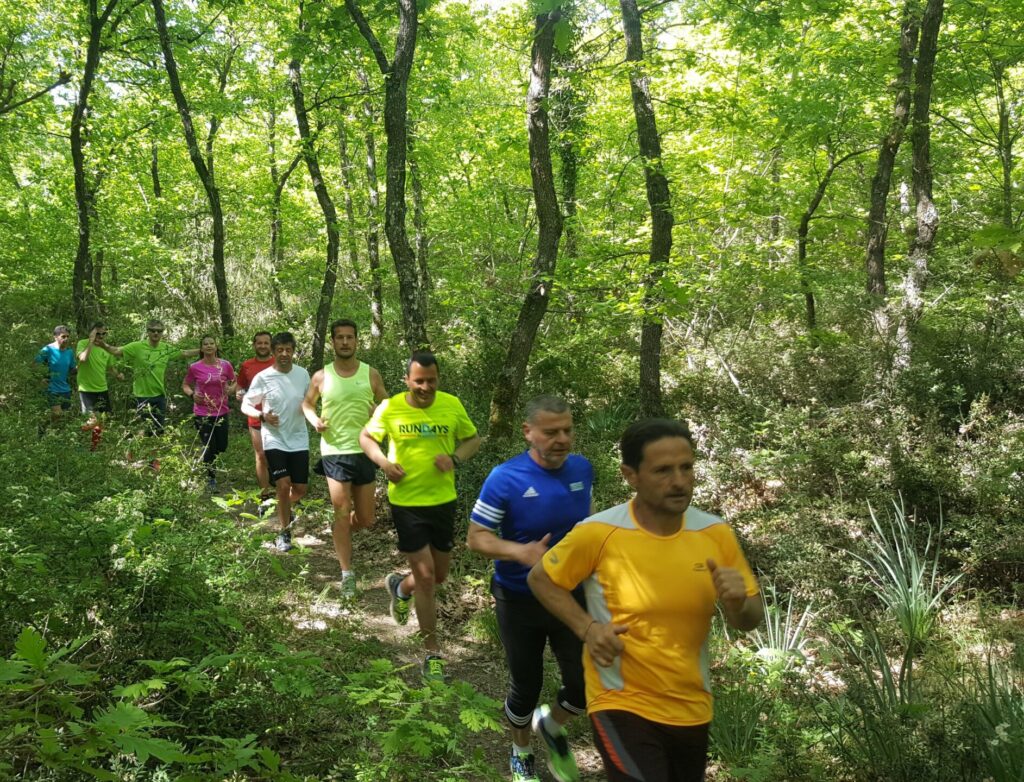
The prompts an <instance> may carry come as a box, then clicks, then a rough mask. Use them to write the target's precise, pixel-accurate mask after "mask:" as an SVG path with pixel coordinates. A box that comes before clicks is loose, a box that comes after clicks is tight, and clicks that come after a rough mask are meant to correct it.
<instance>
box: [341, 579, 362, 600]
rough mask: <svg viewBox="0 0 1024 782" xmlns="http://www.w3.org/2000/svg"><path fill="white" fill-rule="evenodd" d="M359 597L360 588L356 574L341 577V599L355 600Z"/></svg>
mask: <svg viewBox="0 0 1024 782" xmlns="http://www.w3.org/2000/svg"><path fill="white" fill-rule="evenodd" d="M358 596H359V586H358V584H357V583H356V574H355V573H349V574H348V575H347V576H346V575H342V577H341V599H342V600H355V599H356V597H358Z"/></svg>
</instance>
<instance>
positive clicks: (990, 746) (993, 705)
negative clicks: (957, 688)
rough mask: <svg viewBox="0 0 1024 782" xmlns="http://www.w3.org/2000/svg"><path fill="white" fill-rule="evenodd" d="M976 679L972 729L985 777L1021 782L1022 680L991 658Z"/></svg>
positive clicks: (1023, 767) (1023, 751)
mask: <svg viewBox="0 0 1024 782" xmlns="http://www.w3.org/2000/svg"><path fill="white" fill-rule="evenodd" d="M977 679H978V699H979V701H978V703H977V704H976V706H975V727H976V729H977V732H978V736H979V742H978V744H979V747H978V749H979V755H980V756H981V759H982V765H983V770H984V773H985V777H986V779H991V780H992V782H1024V680H1022V678H1021V675H1020V673H1019V672H1018V673H1016V674H1015V675H1014V674H1012V673H1010V671H1008V670H1007V669H1006V668H1003V667H1001V666H999V665H997V664H996V663H994V662H993V661H992V660H991V659H990V660H989V661H988V664H987V665H986V667H985V671H984V672H983V673H980V674H978V675H977Z"/></svg>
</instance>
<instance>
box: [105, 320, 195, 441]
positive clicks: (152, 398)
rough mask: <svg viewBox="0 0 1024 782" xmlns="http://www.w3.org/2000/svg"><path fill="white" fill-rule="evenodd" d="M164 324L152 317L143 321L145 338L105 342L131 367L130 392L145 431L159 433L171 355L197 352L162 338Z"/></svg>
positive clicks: (112, 351)
mask: <svg viewBox="0 0 1024 782" xmlns="http://www.w3.org/2000/svg"><path fill="white" fill-rule="evenodd" d="M163 335H164V324H163V323H161V322H160V321H159V320H151V321H149V323H147V324H146V339H140V340H138V341H137V342H129V343H128V344H127V345H124V346H123V347H120V348H116V347H114V346H113V345H107V346H105V347H106V348H107V350H108V351H110V352H111V353H113V354H114V355H115V356H117V357H119V358H120V357H124V358H125V359H127V361H128V364H129V366H131V368H132V375H133V380H132V394H133V395H134V397H135V409H136V410H137V411H138V414H139V418H140V419H141V420H142V421H143V422H144V423H145V424H146V434H147V435H159V434H163V431H164V418H165V416H166V414H167V392H166V388H165V380H164V375H165V374H166V372H167V364H168V363H169V362H170V361H171V360H172V359H184V358H193V357H195V356H198V355H199V348H192V349H190V350H181V349H180V348H176V347H174V346H173V345H169V344H167V343H166V342H162V341H161V340H162V339H163Z"/></svg>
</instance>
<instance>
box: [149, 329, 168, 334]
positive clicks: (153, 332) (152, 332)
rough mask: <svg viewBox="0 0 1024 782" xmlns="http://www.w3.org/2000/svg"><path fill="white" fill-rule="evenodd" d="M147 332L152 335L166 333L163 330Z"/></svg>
mask: <svg viewBox="0 0 1024 782" xmlns="http://www.w3.org/2000/svg"><path fill="white" fill-rule="evenodd" d="M146 331H148V332H149V333H150V334H163V333H164V330H163V329H146Z"/></svg>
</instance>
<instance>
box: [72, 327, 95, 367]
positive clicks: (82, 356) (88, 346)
mask: <svg viewBox="0 0 1024 782" xmlns="http://www.w3.org/2000/svg"><path fill="white" fill-rule="evenodd" d="M95 344H96V329H93V330H92V331H90V332H89V339H88V340H87V341H86V343H85V349H84V350H83V351H82V352H81V353H79V354H78V356H77V358H78V361H79V363H83V362H86V361H88V360H89V354H90V353H91V352H92V348H93V345H95Z"/></svg>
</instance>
